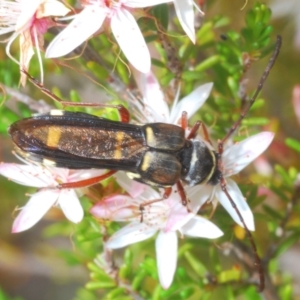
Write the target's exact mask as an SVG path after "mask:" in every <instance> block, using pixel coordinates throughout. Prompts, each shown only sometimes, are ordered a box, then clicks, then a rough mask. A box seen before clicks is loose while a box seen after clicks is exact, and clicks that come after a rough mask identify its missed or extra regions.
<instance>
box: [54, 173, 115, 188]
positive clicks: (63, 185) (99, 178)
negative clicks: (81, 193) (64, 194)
mask: <svg viewBox="0 0 300 300" xmlns="http://www.w3.org/2000/svg"><path fill="white" fill-rule="evenodd" d="M116 172H117V171H114V170H111V171H108V172H107V173H105V174H103V175H100V176H96V177H92V178H89V179H85V180H80V181H74V182H66V183H61V184H58V185H56V186H55V188H58V189H76V188H82V187H87V186H90V185H94V184H96V183H98V182H100V181H102V180H104V179H107V178H108V177H110V176H112V175H113V174H115V173H116Z"/></svg>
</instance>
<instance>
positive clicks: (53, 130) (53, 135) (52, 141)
mask: <svg viewBox="0 0 300 300" xmlns="http://www.w3.org/2000/svg"><path fill="white" fill-rule="evenodd" d="M60 137H61V131H60V129H59V127H55V126H50V127H49V128H48V135H47V146H48V147H52V148H57V146H58V143H59V140H60Z"/></svg>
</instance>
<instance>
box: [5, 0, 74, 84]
mask: <svg viewBox="0 0 300 300" xmlns="http://www.w3.org/2000/svg"><path fill="white" fill-rule="evenodd" d="M69 11H70V10H69V9H68V8H66V7H65V6H64V5H63V4H62V3H60V2H58V1H56V0H15V1H9V0H1V2H0V20H1V23H0V35H3V34H6V33H10V32H13V34H12V35H11V36H10V38H9V39H7V40H6V41H5V42H7V46H6V53H7V55H8V56H9V57H10V58H11V59H12V60H13V61H15V62H16V63H17V64H19V65H20V69H22V70H26V71H28V68H29V63H30V60H31V58H32V56H33V54H34V47H35V48H36V50H37V55H38V60H39V64H40V70H41V78H42V80H41V81H43V67H42V61H41V56H40V48H42V47H43V44H44V38H43V35H44V33H45V32H46V31H47V30H48V28H49V27H52V26H53V25H55V23H54V22H53V21H52V20H51V17H52V16H65V15H66V14H67V13H68V12H69ZM18 36H19V37H20V60H19V61H18V60H16V59H15V58H14V57H13V56H12V55H11V53H10V47H11V44H12V43H13V41H14V40H15V39H16V38H17V37H18ZM25 82H26V75H25V74H24V73H21V83H22V84H23V85H25Z"/></svg>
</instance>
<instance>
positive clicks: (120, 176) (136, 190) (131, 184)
mask: <svg viewBox="0 0 300 300" xmlns="http://www.w3.org/2000/svg"><path fill="white" fill-rule="evenodd" d="M114 177H115V178H116V180H117V182H118V184H119V185H120V186H121V187H122V188H123V189H124V190H125V191H126V192H127V193H128V194H129V195H130V196H131V197H132V198H133V199H135V198H137V197H139V196H140V195H141V194H142V193H144V192H145V190H146V189H147V188H149V187H148V186H147V185H145V184H143V183H139V182H137V181H135V180H133V179H130V178H129V177H128V176H127V175H126V174H125V172H117V173H116V174H115V175H114Z"/></svg>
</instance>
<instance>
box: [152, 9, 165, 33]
mask: <svg viewBox="0 0 300 300" xmlns="http://www.w3.org/2000/svg"><path fill="white" fill-rule="evenodd" d="M151 12H152V14H153V16H154V17H155V18H156V20H157V21H158V23H159V24H160V25H161V26H162V27H163V29H164V30H165V31H167V30H168V24H169V7H168V5H167V4H160V5H155V6H154V7H153V8H152V9H151Z"/></svg>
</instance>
